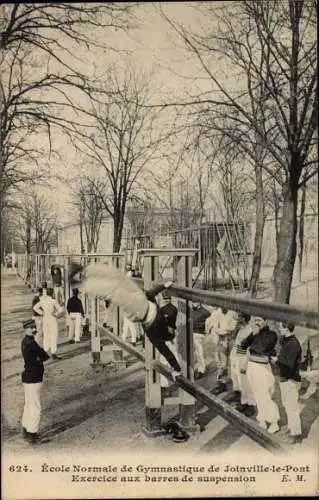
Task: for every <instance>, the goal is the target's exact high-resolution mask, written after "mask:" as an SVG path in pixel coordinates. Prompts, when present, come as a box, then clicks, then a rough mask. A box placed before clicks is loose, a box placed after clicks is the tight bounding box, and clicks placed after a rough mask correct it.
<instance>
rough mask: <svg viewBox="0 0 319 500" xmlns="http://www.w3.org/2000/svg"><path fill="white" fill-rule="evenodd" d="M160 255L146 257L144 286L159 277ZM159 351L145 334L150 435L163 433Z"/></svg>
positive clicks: (146, 403) (148, 428)
mask: <svg viewBox="0 0 319 500" xmlns="http://www.w3.org/2000/svg"><path fill="white" fill-rule="evenodd" d="M158 273H159V262H158V257H155V256H147V257H146V256H145V257H144V288H145V289H147V288H149V287H150V285H151V282H152V281H154V280H156V279H158ZM158 358H159V356H158V352H157V351H156V350H155V348H154V347H153V345H152V343H151V342H150V341H149V340H148V338H147V337H146V336H145V369H146V379H145V427H144V432H145V433H146V434H147V435H148V436H157V435H159V434H162V433H163V430H162V427H161V384H160V378H159V374H158V373H157V372H156V371H155V370H153V369H152V366H151V365H152V362H153V361H154V360H155V359H158Z"/></svg>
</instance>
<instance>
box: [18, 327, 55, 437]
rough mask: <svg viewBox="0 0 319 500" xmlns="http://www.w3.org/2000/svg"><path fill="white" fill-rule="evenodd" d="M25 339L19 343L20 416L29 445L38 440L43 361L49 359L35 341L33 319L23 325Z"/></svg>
mask: <svg viewBox="0 0 319 500" xmlns="http://www.w3.org/2000/svg"><path fill="white" fill-rule="evenodd" d="M23 328H24V331H25V337H24V338H23V340H22V343H21V351H22V356H23V359H24V371H23V372H22V383H23V390H24V409H23V415H22V429H23V437H24V438H25V439H26V440H27V441H29V442H30V443H31V444H35V443H36V441H37V439H38V431H39V426H40V417H41V402H40V394H41V387H42V381H43V373H44V366H43V361H46V360H47V359H49V358H50V356H49V355H48V353H46V352H45V351H44V349H42V347H40V346H39V344H38V343H37V342H36V341H35V338H34V337H35V335H36V333H37V331H36V324H35V321H34V320H33V319H30V320H28V321H25V322H24V323H23Z"/></svg>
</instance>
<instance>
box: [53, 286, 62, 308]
mask: <svg viewBox="0 0 319 500" xmlns="http://www.w3.org/2000/svg"><path fill="white" fill-rule="evenodd" d="M53 297H54V298H55V299H56V300H57V301H58V303H59V304H60V305H61V304H63V303H64V294H63V286H54V287H53Z"/></svg>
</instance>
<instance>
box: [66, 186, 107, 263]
mask: <svg viewBox="0 0 319 500" xmlns="http://www.w3.org/2000/svg"><path fill="white" fill-rule="evenodd" d="M103 188H104V185H103V184H102V182H101V181H99V180H98V179H94V178H92V177H89V176H88V177H86V178H85V179H82V180H81V182H80V184H79V186H78V188H77V190H76V192H75V196H74V198H75V200H74V201H73V203H72V205H73V206H74V207H75V209H76V211H77V212H78V213H77V215H78V222H79V226H80V241H81V253H84V252H85V247H86V250H87V252H88V253H90V252H96V251H97V247H98V244H99V238H100V230H101V224H102V221H103V215H104V213H105V212H104V206H103V203H102V200H101V197H100V191H101V190H103ZM84 236H85V237H84ZM84 241H85V242H86V245H85V244H84Z"/></svg>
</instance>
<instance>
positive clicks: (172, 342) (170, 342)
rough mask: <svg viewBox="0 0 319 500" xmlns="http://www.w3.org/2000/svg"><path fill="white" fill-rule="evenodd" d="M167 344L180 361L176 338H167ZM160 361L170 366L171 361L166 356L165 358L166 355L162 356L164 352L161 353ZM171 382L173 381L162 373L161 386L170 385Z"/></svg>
mask: <svg viewBox="0 0 319 500" xmlns="http://www.w3.org/2000/svg"><path fill="white" fill-rule="evenodd" d="M165 344H167V346H168V347H169V349H170V350H171V351H172V353H173V354H174V356H175V358H176V359H177V361H178V353H177V347H176V340H175V339H174V340H167V341H166V342H165ZM159 361H160V363H162V364H163V365H165V366H170V364H169V362H168V361H167V360H166V358H164V356H162V354H160V358H159ZM170 383H171V382H170V381H169V380H168V378H166V377H164V375H160V384H161V387H168V386H169V385H170Z"/></svg>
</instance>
